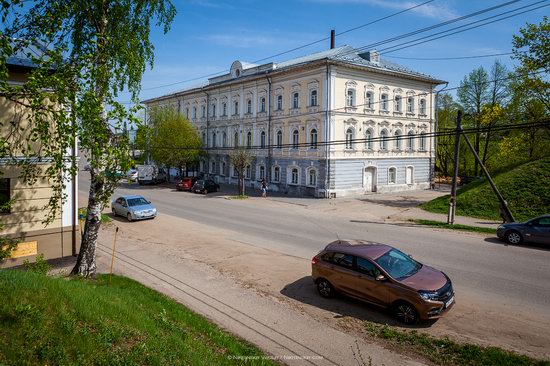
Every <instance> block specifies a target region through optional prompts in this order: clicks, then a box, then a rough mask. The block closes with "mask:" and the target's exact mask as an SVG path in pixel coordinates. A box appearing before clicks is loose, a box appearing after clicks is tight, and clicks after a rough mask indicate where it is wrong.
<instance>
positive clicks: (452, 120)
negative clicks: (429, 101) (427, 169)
mask: <svg viewBox="0 0 550 366" xmlns="http://www.w3.org/2000/svg"><path fill="white" fill-rule="evenodd" d="M437 98H438V99H437V123H438V126H437V128H438V132H441V131H444V130H449V129H454V128H455V127H456V111H457V110H458V105H457V104H456V102H455V101H454V100H453V96H452V95H451V94H449V93H442V94H439V95H438V96H437ZM454 139H455V138H454V136H452V135H442V136H439V137H438V138H437V156H436V165H437V167H438V168H439V170H440V171H441V173H442V174H443V175H444V176H450V175H451V168H452V161H453V152H454Z"/></svg>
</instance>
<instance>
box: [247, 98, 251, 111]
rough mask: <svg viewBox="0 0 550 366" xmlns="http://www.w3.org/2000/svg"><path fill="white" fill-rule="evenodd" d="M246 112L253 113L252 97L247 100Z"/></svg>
mask: <svg viewBox="0 0 550 366" xmlns="http://www.w3.org/2000/svg"><path fill="white" fill-rule="evenodd" d="M246 113H247V114H252V100H251V99H248V100H247V101H246Z"/></svg>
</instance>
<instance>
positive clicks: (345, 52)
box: [144, 45, 445, 103]
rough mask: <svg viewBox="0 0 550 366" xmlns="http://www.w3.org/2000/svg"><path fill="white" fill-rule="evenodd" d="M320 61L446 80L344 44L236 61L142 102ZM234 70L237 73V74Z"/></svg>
mask: <svg viewBox="0 0 550 366" xmlns="http://www.w3.org/2000/svg"><path fill="white" fill-rule="evenodd" d="M321 60H327V61H332V62H334V63H338V64H344V65H350V66H356V67H360V68H365V69H370V70H372V71H378V72H386V73H392V74H399V75H401V76H404V77H409V78H414V79H420V80H422V81H425V82H429V83H432V84H443V83H445V81H443V80H438V79H436V78H434V77H432V76H430V75H428V74H424V73H421V72H417V71H414V70H412V69H409V68H407V67H405V66H402V65H399V64H396V63H394V62H390V61H387V60H384V59H382V58H380V55H379V53H378V52H377V51H375V50H372V51H368V52H363V51H361V50H358V49H355V48H353V47H351V46H348V45H345V46H341V47H337V48H333V49H329V50H325V51H321V52H316V53H312V54H309V55H305V56H301V57H297V58H294V59H291V60H288V61H283V62H279V63H274V62H270V63H266V64H262V65H256V64H251V63H246V62H242V61H235V62H233V64H232V65H231V69H230V70H229V72H228V73H226V74H224V75H220V76H216V77H213V78H210V79H208V83H205V84H202V85H201V86H195V87H191V88H186V89H183V90H180V91H176V92H171V93H169V94H166V95H163V96H159V97H156V98H151V99H148V100H145V101H144V102H145V103H147V102H152V101H154V100H157V99H163V98H166V97H170V96H172V95H175V94H182V93H186V92H191V91H195V90H197V89H201V88H205V87H208V86H221V85H223V84H224V83H228V82H234V81H236V80H239V79H241V80H245V79H247V78H250V77H254V76H258V75H265V74H269V73H272V72H276V71H283V70H288V69H292V68H296V67H299V66H303V65H307V64H308V63H312V62H316V61H321ZM236 70H238V72H237V71H236Z"/></svg>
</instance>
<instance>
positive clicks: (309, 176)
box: [307, 168, 317, 187]
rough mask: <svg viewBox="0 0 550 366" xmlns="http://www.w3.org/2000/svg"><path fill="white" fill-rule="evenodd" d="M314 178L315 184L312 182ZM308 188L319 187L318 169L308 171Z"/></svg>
mask: <svg viewBox="0 0 550 366" xmlns="http://www.w3.org/2000/svg"><path fill="white" fill-rule="evenodd" d="M312 173H313V175H312ZM312 177H313V183H312V182H311V178H312ZM307 186H308V187H317V169H315V168H309V169H308V170H307Z"/></svg>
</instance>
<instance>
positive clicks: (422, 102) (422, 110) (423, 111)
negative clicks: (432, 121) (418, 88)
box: [420, 99, 426, 115]
mask: <svg viewBox="0 0 550 366" xmlns="http://www.w3.org/2000/svg"><path fill="white" fill-rule="evenodd" d="M420 114H423V115H425V114H426V99H420Z"/></svg>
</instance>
